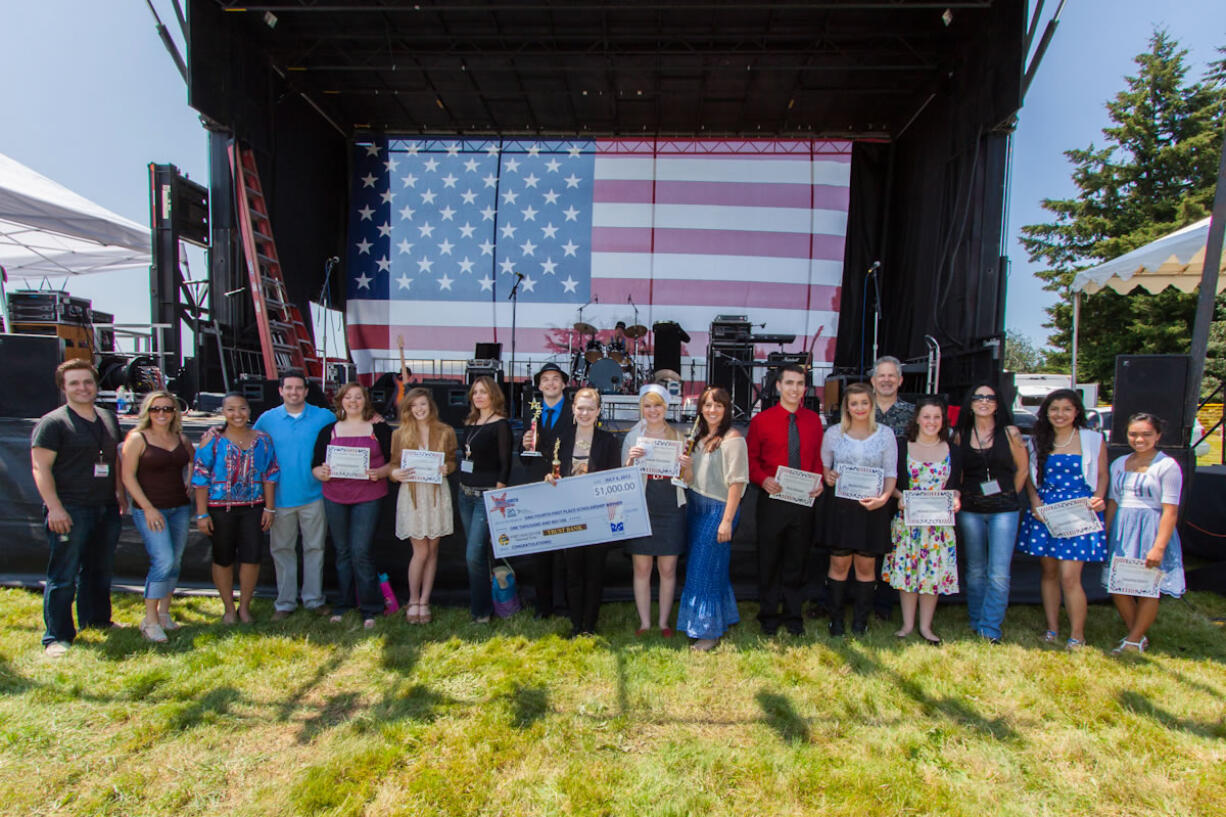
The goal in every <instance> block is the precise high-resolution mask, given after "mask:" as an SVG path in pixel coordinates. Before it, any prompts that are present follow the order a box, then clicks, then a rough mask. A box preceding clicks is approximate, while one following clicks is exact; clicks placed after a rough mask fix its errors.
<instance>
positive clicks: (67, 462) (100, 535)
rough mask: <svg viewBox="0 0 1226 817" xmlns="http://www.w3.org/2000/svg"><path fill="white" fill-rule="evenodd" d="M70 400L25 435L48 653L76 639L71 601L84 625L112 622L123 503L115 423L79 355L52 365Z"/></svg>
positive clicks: (60, 651) (65, 647) (57, 652)
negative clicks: (38, 523) (42, 545)
mask: <svg viewBox="0 0 1226 817" xmlns="http://www.w3.org/2000/svg"><path fill="white" fill-rule="evenodd" d="M55 384H56V385H57V386H59V388H60V390H61V391H62V392H64V396H65V397H66V398H67V400H68V402H67V404H66V405H63V406H60V407H59V408H57V409H55V410H54V411H50V412H48V413H47V414H44V415H43V417H42V418H41V419H40V420H39V421H38V425H36V426H35V427H34V433H33V434H31V435H30V459H31V461H32V463H33V471H34V484H35V486H36V487H37V488H38V493H39V495H40V496H42V498H43V505H44V514H45V516H46V530H47V541H48V543H49V546H50V551H51V552H50V555H49V557H48V559H47V589H46V591H45V592H44V593H43V622H44V623H45V624H46V627H47V630H46V632H45V633H44V634H43V649H44V651H45V652H46V654H47V655H48V656H50V657H52V658H58V657H60V656H62V655H64V654H65V653H67V652H68V647H69V646H70V645H71V644H72V641H73V639H74V638H76V635H77V630H76V627H75V626H74V625H73V621H72V602H73V598H74V596H75V598H76V601H77V621H78V622H79V623H80V626H81V627H82V628H85V627H97V628H107V627H111V626H113V624H112V622H111V570H112V568H113V566H114V561H115V545H116V544H117V543H118V541H119V526H120V514H121V513H122V508H123V507H124V506H125V505H126V504H127V498H126V497H125V496H124V490H123V482H122V481H121V480H120V478H119V456H118V449H119V443H120V439H121V438H120V435H119V424H118V423H116V422H115V416H114V415H113V414H111V413H110V412H109V411H107V410H106V409H103V408H99V407H97V406H95V405H94V400H95V399H97V397H98V372H97V370H95V369H94V367H93V366H92V365H90V364H89V363H87V362H85V361H83V360H67V361H64V362H63V363H61V364H60V365H59V366H58V367H57V368H56V370H55Z"/></svg>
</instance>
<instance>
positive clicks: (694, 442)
mask: <svg viewBox="0 0 1226 817" xmlns="http://www.w3.org/2000/svg"><path fill="white" fill-rule="evenodd" d="M700 428H702V414H699V415H698V416H697V417H695V418H694V425H692V426H690V433H689V434H687V435H686V437H685V446H684V447H683V448H682V449H681V450H682V452H683V453H684V454H685V455H686V456H687V457H688V456H690V455H691V454H693V453H694V449H695V448H696V447H697V446H698V430H699V429H700ZM672 483H673V485H676V486H677V487H678V488H688V487H689V486H688V485H686V482H685V480H684V479H682V478H681V477H679V476H678V477H673V478H672Z"/></svg>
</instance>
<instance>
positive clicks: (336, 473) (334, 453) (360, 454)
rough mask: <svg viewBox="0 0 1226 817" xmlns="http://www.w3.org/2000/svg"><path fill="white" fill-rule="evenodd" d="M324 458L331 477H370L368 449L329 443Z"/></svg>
mask: <svg viewBox="0 0 1226 817" xmlns="http://www.w3.org/2000/svg"><path fill="white" fill-rule="evenodd" d="M326 457H327V458H326V459H325V460H324V461H325V462H326V463H327V464H328V471H329V472H330V474H331V478H332V479H370V474H369V473H367V472H368V471H370V449H369V448H358V447H357V446H354V445H330V446H328V452H327V455H326Z"/></svg>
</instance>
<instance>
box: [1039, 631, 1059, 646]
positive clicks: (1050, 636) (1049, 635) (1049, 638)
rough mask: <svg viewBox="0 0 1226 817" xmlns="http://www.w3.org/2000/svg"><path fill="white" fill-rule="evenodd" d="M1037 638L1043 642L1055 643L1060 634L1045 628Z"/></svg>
mask: <svg viewBox="0 0 1226 817" xmlns="http://www.w3.org/2000/svg"><path fill="white" fill-rule="evenodd" d="M1039 640H1040V641H1042V642H1043V643H1044V644H1055V643H1056V642H1057V641H1059V640H1060V634H1059V633H1058V632H1056V631H1055V630H1045V631H1044V632H1043V635H1041V636H1039Z"/></svg>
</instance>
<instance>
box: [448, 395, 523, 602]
mask: <svg viewBox="0 0 1226 817" xmlns="http://www.w3.org/2000/svg"><path fill="white" fill-rule="evenodd" d="M468 407H469V408H468V417H466V418H465V419H464V434H463V439H462V440H460V445H461V454H462V455H463V458H462V459H461V460H460V497H459V505H460V522H461V523H462V524H463V525H464V534H465V536H466V537H467V545H466V546H465V549H464V557H465V561H466V562H467V563H468V596H469V606H468V609H469V613H470V614H471V615H472V618H473V621H475V622H477V623H478V624H488V623H489V620H490V616H491V615H492V614H493V612H494V598H493V594H492V593H491V589H490V527H489V522H488V521H487V520H486V516H485V498H484V495H485V492H486V491H489V490H494V489H497V488H505V487H507V483H508V482H509V481H510V479H511V424H510V423H509V422H507V412H506V401H505V400H504V399H503V396H502V389H501V388H499V387H498V384H497V383H495V382H494V379H493V378H492V377H489V376H485V375H483V376H481V377H478V378H477V379H476V380H474V381H473V384H472V386H470V387H469V389H468Z"/></svg>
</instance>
